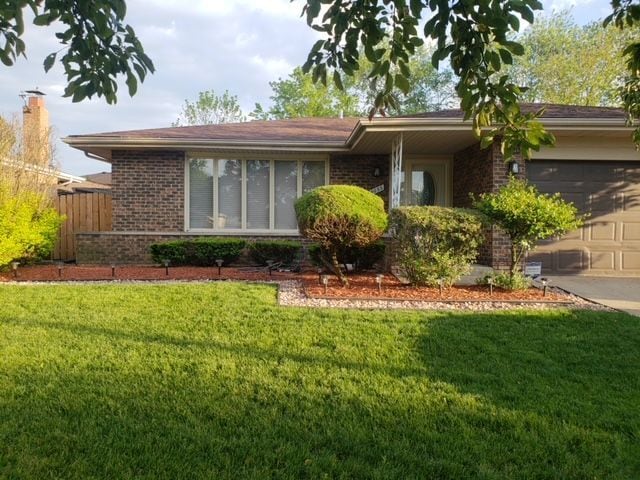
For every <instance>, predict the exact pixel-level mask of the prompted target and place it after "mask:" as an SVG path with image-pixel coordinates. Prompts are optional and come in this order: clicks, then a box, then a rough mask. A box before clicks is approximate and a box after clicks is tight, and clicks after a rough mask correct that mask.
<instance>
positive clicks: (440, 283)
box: [438, 278, 444, 296]
mask: <svg viewBox="0 0 640 480" xmlns="http://www.w3.org/2000/svg"><path fill="white" fill-rule="evenodd" d="M443 286H444V278H439V279H438V289H439V290H440V296H442V287H443Z"/></svg>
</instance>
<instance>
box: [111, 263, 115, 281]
mask: <svg viewBox="0 0 640 480" xmlns="http://www.w3.org/2000/svg"><path fill="white" fill-rule="evenodd" d="M115 276H116V264H115V263H112V264H111V277H112V278H115Z"/></svg>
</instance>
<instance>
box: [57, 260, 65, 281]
mask: <svg viewBox="0 0 640 480" xmlns="http://www.w3.org/2000/svg"><path fill="white" fill-rule="evenodd" d="M56 267H58V278H60V277H62V269H63V268H64V263H63V262H58V263H56Z"/></svg>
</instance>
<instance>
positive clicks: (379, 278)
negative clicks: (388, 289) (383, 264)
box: [376, 274, 383, 293]
mask: <svg viewBox="0 0 640 480" xmlns="http://www.w3.org/2000/svg"><path fill="white" fill-rule="evenodd" d="M382 278H383V277H382V275H381V274H378V275H376V283H377V284H378V293H382Z"/></svg>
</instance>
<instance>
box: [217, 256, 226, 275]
mask: <svg viewBox="0 0 640 480" xmlns="http://www.w3.org/2000/svg"><path fill="white" fill-rule="evenodd" d="M223 263H224V260H223V259H221V258H216V265H217V266H218V276H220V275H221V274H222V264H223Z"/></svg>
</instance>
